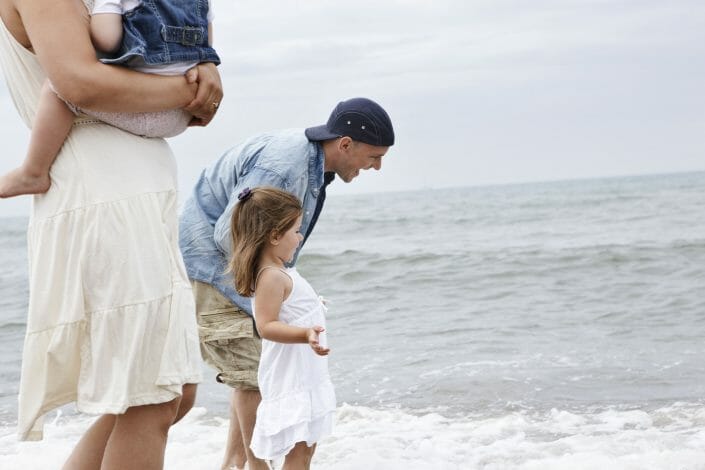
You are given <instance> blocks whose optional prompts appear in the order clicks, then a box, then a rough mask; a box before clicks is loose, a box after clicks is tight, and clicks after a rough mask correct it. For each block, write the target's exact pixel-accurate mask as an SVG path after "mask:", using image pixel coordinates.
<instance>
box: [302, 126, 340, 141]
mask: <svg viewBox="0 0 705 470" xmlns="http://www.w3.org/2000/svg"><path fill="white" fill-rule="evenodd" d="M304 133H305V134H306V138H307V139H308V140H310V141H312V142H317V141H321V140H329V139H337V138H338V137H340V136H339V135H338V134H333V133H332V132H330V131H328V127H327V126H326V125H323V126H316V127H309V128H308V129H306V130H305V131H304Z"/></svg>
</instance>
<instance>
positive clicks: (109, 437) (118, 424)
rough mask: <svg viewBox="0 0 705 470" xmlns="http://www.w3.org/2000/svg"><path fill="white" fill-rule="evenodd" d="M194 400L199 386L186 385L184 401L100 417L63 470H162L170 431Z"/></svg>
mask: <svg viewBox="0 0 705 470" xmlns="http://www.w3.org/2000/svg"><path fill="white" fill-rule="evenodd" d="M195 397H196V385H195V384H186V385H184V387H183V396H182V397H181V398H177V399H175V400H172V401H170V402H167V403H162V404H159V405H145V406H136V407H132V408H129V409H128V410H127V411H126V412H125V414H124V415H105V416H101V417H100V418H98V420H96V422H95V423H93V425H92V426H91V427H90V428H89V429H88V431H87V432H86V434H84V435H83V437H82V438H81V440H80V441H79V442H78V444H77V445H76V447H75V448H74V450H73V452H72V453H71V455H70V456H69V458H68V460H67V461H66V463H65V464H64V467H63V470H100V469H101V468H103V469H111V468H140V469H141V468H144V469H161V468H162V467H163V463H164V448H165V445H166V434H167V433H168V428H169V426H170V425H171V424H173V423H176V422H177V421H178V420H180V419H181V418H182V417H183V416H184V415H185V414H186V413H187V412H188V411H189V410H190V409H191V406H193V402H194V400H195ZM177 407H178V409H177ZM169 417H170V419H171V420H170V421H169V424H168V425H166V426H165V420H167V419H168V418H169ZM133 428H134V429H133ZM145 435H146V436H147V437H146V438H145V437H144V436H145ZM140 440H141V441H140ZM120 453H122V454H124V455H120ZM108 454H110V455H111V456H110V458H109V457H108ZM133 454H134V455H133ZM116 458H117V460H116ZM155 465H156V466H155Z"/></svg>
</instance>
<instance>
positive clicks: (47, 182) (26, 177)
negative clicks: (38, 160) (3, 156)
mask: <svg viewBox="0 0 705 470" xmlns="http://www.w3.org/2000/svg"><path fill="white" fill-rule="evenodd" d="M49 186H51V179H50V178H49V174H48V173H47V174H41V175H34V174H30V173H29V172H27V171H26V170H25V169H24V168H23V167H20V168H15V169H14V170H12V171H11V172H9V173H7V174H6V175H3V176H0V198H7V197H14V196H21V195H23V194H41V193H45V192H47V191H48V190H49Z"/></svg>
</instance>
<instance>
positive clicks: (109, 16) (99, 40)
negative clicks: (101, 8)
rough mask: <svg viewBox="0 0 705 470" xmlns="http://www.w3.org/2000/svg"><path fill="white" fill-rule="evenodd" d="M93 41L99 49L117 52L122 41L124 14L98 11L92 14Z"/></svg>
mask: <svg viewBox="0 0 705 470" xmlns="http://www.w3.org/2000/svg"><path fill="white" fill-rule="evenodd" d="M91 41H93V46H94V47H95V48H96V50H97V51H100V52H105V53H106V54H110V53H113V52H116V51H117V50H118V49H119V48H120V43H121V42H122V15H118V14H115V13H98V14H95V15H93V16H91Z"/></svg>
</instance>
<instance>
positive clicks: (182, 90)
mask: <svg viewBox="0 0 705 470" xmlns="http://www.w3.org/2000/svg"><path fill="white" fill-rule="evenodd" d="M14 3H15V8H16V9H17V11H18V12H19V14H20V16H21V18H22V23H23V25H24V28H25V31H26V32H27V36H28V37H29V39H30V41H31V43H32V47H33V49H34V52H35V54H36V55H37V57H38V59H39V62H40V64H41V65H42V67H43V68H44V71H45V72H46V73H47V76H48V77H49V79H50V80H51V82H52V84H53V86H54V88H55V89H56V90H57V92H58V93H59V94H60V95H61V96H62V97H63V98H65V99H66V100H68V101H70V102H72V103H74V104H75V105H77V106H78V107H81V108H85V109H93V110H97V111H108V112H113V111H116V112H149V111H161V110H165V109H174V108H183V107H186V109H187V110H188V111H190V112H191V113H192V114H194V116H196V117H197V118H199V119H200V120H201V121H202V122H205V123H207V122H208V121H210V119H212V117H213V115H214V114H215V111H216V109H217V106H213V103H220V101H221V100H222V96H223V95H222V87H221V85H220V78H219V76H218V73H217V71H215V66H212V67H208V66H207V65H205V64H203V66H199V70H198V74H197V78H196V80H197V82H195V83H189V82H188V80H187V79H186V78H184V77H183V76H175V77H164V76H156V75H153V74H144V73H139V72H134V71H131V70H129V69H127V68H125V67H119V66H109V65H105V64H102V63H101V62H100V61H98V60H97V59H96V55H95V50H94V49H93V46H92V44H91V39H90V35H89V23H88V14H87V12H86V10H85V7H84V5H83V3H82V2H81V1H80V0H15V2H14ZM211 65H212V64H211Z"/></svg>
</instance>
